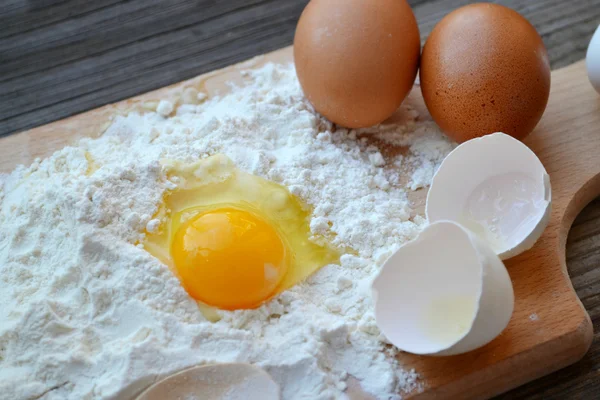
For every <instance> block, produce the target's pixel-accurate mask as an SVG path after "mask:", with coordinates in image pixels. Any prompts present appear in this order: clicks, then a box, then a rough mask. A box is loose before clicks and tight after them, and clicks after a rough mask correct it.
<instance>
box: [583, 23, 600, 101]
mask: <svg viewBox="0 0 600 400" xmlns="http://www.w3.org/2000/svg"><path fill="white" fill-rule="evenodd" d="M585 62H586V65H587V72H588V77H589V78H590V82H591V83H592V86H593V87H594V89H596V91H597V92H598V93H600V26H598V28H596V32H595V33H594V36H592V40H591V41H590V44H589V46H588V49H587V55H586V57H585Z"/></svg>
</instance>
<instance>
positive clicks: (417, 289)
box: [372, 221, 514, 356]
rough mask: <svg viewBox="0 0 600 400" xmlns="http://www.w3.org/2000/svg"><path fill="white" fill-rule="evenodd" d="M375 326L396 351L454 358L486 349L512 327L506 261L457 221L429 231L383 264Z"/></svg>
mask: <svg viewBox="0 0 600 400" xmlns="http://www.w3.org/2000/svg"><path fill="white" fill-rule="evenodd" d="M372 290H373V299H374V302H375V320H376V323H377V326H378V327H379V329H381V331H382V332H383V334H384V335H385V337H386V338H387V339H388V340H389V341H390V342H391V343H392V344H393V345H395V346H396V347H398V348H399V349H401V350H403V351H407V352H410V353H414V354H423V355H425V354H427V355H439V356H445V355H455V354H461V353H466V352H468V351H471V350H474V349H476V348H478V347H481V346H483V345H485V344H487V343H489V342H490V341H492V340H493V339H494V338H495V337H496V336H498V335H499V334H500V333H501V332H502V331H503V330H504V328H505V327H506V326H507V325H508V322H509V320H510V317H511V315H512V312H513V308H514V293H513V288H512V284H511V281H510V277H509V276H508V273H507V271H506V268H505V267H504V264H502V261H500V259H499V258H498V256H497V255H496V254H495V253H494V251H493V250H492V249H491V248H490V247H489V246H488V245H487V244H486V243H485V242H484V241H482V240H481V239H479V238H478V237H477V235H475V234H473V233H472V232H471V231H469V230H468V229H466V228H464V227H462V226H460V225H459V224H457V223H455V222H451V221H439V222H436V223H433V224H431V225H429V226H427V227H426V228H425V229H424V230H423V231H422V232H421V233H420V235H419V236H418V237H417V238H416V239H415V240H414V241H412V242H409V243H407V244H406V245H404V246H402V247H401V248H400V249H399V250H398V251H397V252H396V253H394V255H392V256H391V257H390V258H389V259H388V260H387V261H386V263H385V264H384V266H383V268H382V269H381V271H380V272H379V275H378V276H377V277H376V278H375V280H374V282H373V286H372Z"/></svg>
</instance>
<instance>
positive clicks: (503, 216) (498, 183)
mask: <svg viewBox="0 0 600 400" xmlns="http://www.w3.org/2000/svg"><path fill="white" fill-rule="evenodd" d="M550 204H551V190H550V177H549V176H548V174H547V173H546V170H545V169H544V166H543V165H542V163H541V161H540V160H539V159H538V158H537V156H536V155H535V153H533V151H531V150H530V149H529V148H528V147H527V146H526V145H524V144H523V143H521V142H520V141H518V140H516V139H514V138H512V137H511V136H509V135H506V134H504V133H494V134H492V135H487V136H484V137H481V138H477V139H472V140H470V141H468V142H465V143H463V144H461V145H460V146H458V147H457V148H456V149H454V150H453V151H452V152H451V153H450V154H449V155H448V156H447V157H446V159H445V160H444V161H443V162H442V165H441V166H440V168H439V170H438V171H437V173H436V174H435V175H434V177H433V180H432V183H431V187H430V189H429V194H428V195H427V205H426V213H427V218H428V219H429V222H436V221H441V220H450V221H456V222H458V223H459V224H461V225H463V226H465V227H466V228H468V229H470V230H471V231H473V232H474V233H476V234H477V235H479V236H480V237H481V238H482V239H483V240H484V241H486V242H487V243H488V244H489V246H490V247H491V248H492V249H493V250H494V251H495V252H496V254H498V256H499V257H500V258H501V259H503V260H505V259H508V258H510V257H514V256H516V255H518V254H520V253H522V252H524V251H526V250H528V249H530V248H531V247H533V245H534V244H535V242H536V241H537V240H538V239H539V238H540V236H541V235H542V233H543V231H544V229H545V228H546V226H547V224H548V221H549V218H550Z"/></svg>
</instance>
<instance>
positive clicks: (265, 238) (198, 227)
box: [143, 154, 340, 310]
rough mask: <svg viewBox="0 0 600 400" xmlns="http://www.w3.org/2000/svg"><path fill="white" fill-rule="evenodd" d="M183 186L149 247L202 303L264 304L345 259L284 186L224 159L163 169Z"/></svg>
mask: <svg viewBox="0 0 600 400" xmlns="http://www.w3.org/2000/svg"><path fill="white" fill-rule="evenodd" d="M164 167H165V169H166V171H167V177H168V179H169V180H170V181H172V182H175V183H176V184H177V187H176V188H175V189H173V190H169V191H167V192H166V193H165V195H164V198H163V203H162V204H161V206H160V208H159V211H158V213H157V215H155V217H154V219H155V220H160V221H161V223H160V225H159V226H158V227H153V228H156V229H151V230H152V232H147V235H146V239H145V241H144V243H143V244H144V248H145V249H146V250H147V251H148V252H149V253H150V254H152V255H154V256H155V257H157V258H158V259H159V260H161V261H162V262H163V263H165V264H167V265H168V266H169V267H170V268H171V270H172V271H173V272H174V273H175V274H176V275H177V276H178V277H179V279H180V280H181V283H182V285H183V287H184V288H185V290H186V291H187V292H188V293H189V294H190V296H192V297H193V298H194V299H196V300H198V302H199V303H200V304H205V305H208V306H212V307H216V308H219V309H224V310H237V309H249V308H256V307H258V306H260V305H261V304H262V303H264V302H265V301H267V300H269V299H271V298H272V297H274V296H275V295H277V294H278V293H280V292H282V291H283V290H285V289H288V288H290V287H292V286H293V285H295V284H296V283H298V282H300V281H302V280H304V279H305V278H307V277H308V276H309V275H311V274H312V273H314V272H315V271H316V270H318V269H319V268H321V267H322V266H324V265H327V264H332V263H338V262H339V257H340V253H339V251H338V250H337V249H335V248H334V247H333V246H331V245H330V244H329V243H328V242H327V241H326V239H325V238H323V237H313V235H312V234H311V232H310V226H309V216H310V210H308V209H307V207H305V206H304V205H303V204H302V203H301V202H300V200H299V199H298V198H296V197H295V196H294V195H292V194H291V193H290V192H289V191H288V190H287V189H286V188H285V187H284V186H281V185H279V184H276V183H274V182H270V181H268V180H265V179H263V178H260V177H258V176H254V175H251V174H249V173H246V172H244V171H241V170H239V169H237V168H236V167H235V165H234V164H233V162H232V161H231V160H230V159H229V158H227V157H226V156H224V155H220V154H219V155H215V156H212V157H209V158H206V159H203V160H201V161H198V162H195V163H192V164H187V165H186V164H183V163H180V162H176V161H167V162H165V163H164Z"/></svg>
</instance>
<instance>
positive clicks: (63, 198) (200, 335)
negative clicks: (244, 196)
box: [0, 64, 452, 400]
mask: <svg viewBox="0 0 600 400" xmlns="http://www.w3.org/2000/svg"><path fill="white" fill-rule="evenodd" d="M171 105H172V104H169V103H166V102H162V103H161V106H160V107H159V112H157V113H147V114H144V115H139V114H130V115H128V116H125V117H117V118H116V119H115V120H114V121H113V123H112V125H111V126H110V127H109V128H108V130H107V131H106V132H105V133H104V134H103V135H102V136H101V137H100V138H98V139H84V140H81V141H80V142H79V143H78V144H77V146H76V147H67V148H64V149H63V150H60V151H58V152H56V153H55V154H54V155H52V156H51V157H49V158H48V159H45V160H36V162H34V163H33V164H32V165H31V166H30V167H23V166H21V167H19V168H17V169H16V170H15V171H13V172H12V173H11V174H8V175H4V176H0V304H2V307H0V398H2V399H36V398H43V399H46V400H53V399H116V398H119V399H129V398H132V397H133V396H134V395H135V394H138V393H139V392H140V391H141V390H143V389H144V388H145V387H147V386H148V385H150V384H151V383H153V382H155V381H156V380H157V379H160V378H162V377H164V376H166V375H167V374H170V373H173V372H175V371H178V370H180V369H183V368H186V367H190V366H193V365H197V364H203V363H215V362H250V363H254V364H256V365H259V366H261V367H263V368H264V369H265V370H267V371H268V372H269V373H270V374H272V376H273V378H274V379H275V380H276V381H277V382H278V383H279V384H280V385H281V387H282V389H283V397H284V398H285V399H300V398H311V399H333V398H340V397H343V396H344V391H345V389H346V387H347V383H348V382H349V379H352V380H357V381H359V382H360V385H361V387H362V389H363V390H365V391H367V392H369V393H371V394H372V395H374V396H375V397H376V398H381V399H387V398H391V397H393V396H395V395H397V394H399V393H401V392H402V391H406V390H411V389H413V388H414V387H415V385H417V381H416V373H415V372H414V371H406V370H404V369H403V367H402V365H399V364H398V362H397V361H396V359H395V355H396V353H395V350H394V349H393V348H391V347H390V346H387V345H386V343H385V341H384V339H383V338H382V337H381V335H380V333H379V331H378V329H377V327H376V325H375V322H374V317H373V310H372V304H371V301H370V293H369V285H370V282H371V280H372V279H373V277H374V274H376V272H377V271H378V269H379V268H380V266H381V264H382V263H383V261H385V259H386V258H387V257H388V256H389V255H390V254H391V253H392V252H393V251H394V250H395V249H397V248H398V247H399V246H400V245H401V244H402V243H404V242H406V241H408V240H410V239H412V238H414V237H415V236H416V235H417V234H418V232H419V231H420V229H421V228H422V226H423V223H424V220H423V218H419V217H417V218H414V219H413V218H411V212H412V210H411V209H410V206H409V202H408V199H407V192H408V191H410V190H412V189H411V187H412V188H413V189H415V188H418V187H422V186H426V185H427V184H428V182H429V181H430V180H431V176H432V174H433V171H434V170H435V168H437V166H438V165H439V163H440V162H441V160H442V159H443V157H444V156H445V155H446V154H447V153H448V152H449V151H450V150H451V149H452V144H451V143H449V142H448V141H447V140H446V139H444V138H443V137H442V135H441V134H440V132H439V130H438V129H437V128H436V127H435V125H433V124H432V123H430V122H418V121H417V120H416V118H415V120H413V121H412V122H411V123H410V124H403V125H401V126H400V125H398V126H396V125H388V126H385V127H377V128H372V129H371V133H370V134H371V135H372V136H373V137H376V136H377V135H381V137H380V139H381V140H379V142H377V143H380V145H381V146H383V144H382V143H384V142H385V141H388V142H398V143H400V144H402V145H404V146H408V147H409V148H411V150H410V151H409V153H408V154H407V155H405V156H400V155H398V156H384V154H386V153H385V152H384V151H383V149H382V148H379V147H378V145H376V144H373V143H376V142H374V141H371V140H367V139H366V138H364V137H363V135H362V133H361V132H360V131H347V130H343V129H334V127H333V126H332V125H331V124H330V123H328V122H327V121H325V120H324V119H322V118H321V117H320V116H318V115H317V114H316V113H315V112H314V111H313V109H312V108H311V107H310V105H309V104H308V103H307V102H306V100H305V99H304V97H303V96H302V92H301V90H300V87H299V85H298V82H297V79H296V76H295V72H294V69H293V67H292V66H291V65H288V66H279V65H272V64H269V65H266V66H264V67H262V68H260V69H258V70H254V71H250V72H249V73H248V78H247V84H246V85H245V86H243V87H240V88H236V89H234V90H233V91H232V92H231V94H229V95H226V96H224V97H221V98H217V97H215V98H211V99H208V100H206V101H204V103H202V104H200V105H185V106H181V107H179V108H178V109H172V108H171V107H170V106H171ZM169 115H170V117H169ZM217 153H224V154H225V155H227V156H228V157H230V158H231V159H232V160H233V161H234V162H235V163H236V165H237V166H238V167H240V168H242V169H244V170H246V171H248V172H250V173H253V174H256V175H259V176H262V177H264V178H267V179H270V180H272V181H275V182H278V183H281V184H283V185H285V186H287V187H288V188H289V190H290V191H291V192H292V193H294V194H296V195H297V196H299V197H300V198H301V199H302V200H303V201H304V202H306V203H307V204H309V205H310V206H311V207H313V213H312V219H311V224H310V226H311V229H312V231H313V233H314V235H315V236H325V237H327V238H329V239H330V240H331V241H332V242H334V243H335V244H337V245H339V246H344V247H347V248H351V249H353V250H354V251H353V252H352V255H350V254H347V255H344V256H343V257H342V259H341V265H328V266H325V267H324V268H322V269H321V270H319V271H318V272H317V273H315V274H314V275H313V276H311V277H310V278H309V279H308V280H307V281H306V282H303V283H301V284H299V285H297V286H295V287H294V288H292V289H291V290H288V291H286V292H284V293H282V294H281V295H280V296H278V297H277V298H275V299H273V300H272V301H270V302H268V303H267V304H265V305H263V306H262V307H260V308H258V309H256V310H247V311H235V312H219V316H220V320H219V321H218V322H209V321H207V320H205V318H204V317H203V316H202V314H201V313H200V312H199V311H198V308H197V306H196V304H195V302H194V301H193V300H192V299H191V298H190V297H189V296H188V295H187V293H186V292H185V291H184V290H183V288H182V287H181V285H180V283H179V280H178V279H177V278H176V277H175V276H173V274H172V273H171V272H170V271H169V269H168V268H167V267H166V266H164V265H162V264H161V263H160V262H159V261H158V260H156V259H155V258H153V257H152V256H150V255H149V254H148V253H147V252H146V251H145V250H144V249H143V247H142V246H141V245H136V243H139V241H140V240H141V239H143V232H144V230H145V229H146V228H147V227H148V228H149V229H155V227H156V224H157V221H154V220H152V216H153V214H154V213H155V212H156V211H157V207H158V205H159V204H160V201H161V197H162V195H163V193H164V191H165V190H167V189H172V188H174V187H176V182H170V181H169V180H168V179H167V177H166V175H165V173H164V171H163V169H162V168H161V163H160V161H161V160H163V159H176V160H180V161H183V162H193V161H195V160H198V159H200V158H205V157H208V156H210V155H214V154H217ZM400 165H402V166H410V167H411V168H412V171H413V172H412V175H411V181H410V182H408V183H406V182H405V183H401V182H402V178H401V176H400V175H399V172H398V171H400V170H401V169H400V168H398V166H400ZM153 227H154V228H153Z"/></svg>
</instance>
